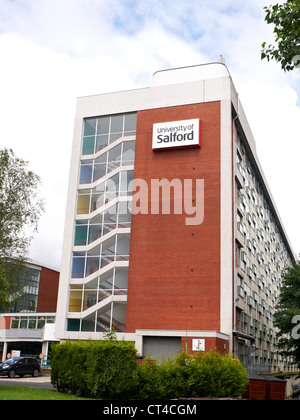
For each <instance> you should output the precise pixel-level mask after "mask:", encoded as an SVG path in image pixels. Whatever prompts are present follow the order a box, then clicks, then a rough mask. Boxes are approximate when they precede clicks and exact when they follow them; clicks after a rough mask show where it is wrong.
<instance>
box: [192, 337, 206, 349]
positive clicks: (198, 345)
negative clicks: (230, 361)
mask: <svg viewBox="0 0 300 420" xmlns="http://www.w3.org/2000/svg"><path fill="white" fill-rule="evenodd" d="M192 350H193V351H205V340H204V339H202V338H201V339H198V338H193V343H192Z"/></svg>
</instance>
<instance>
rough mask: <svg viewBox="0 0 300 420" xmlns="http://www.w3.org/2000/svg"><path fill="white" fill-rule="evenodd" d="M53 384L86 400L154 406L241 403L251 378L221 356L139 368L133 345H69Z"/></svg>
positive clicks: (57, 354)
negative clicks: (189, 401)
mask: <svg viewBox="0 0 300 420" xmlns="http://www.w3.org/2000/svg"><path fill="white" fill-rule="evenodd" d="M51 382H52V383H53V384H54V385H57V386H58V389H59V390H61V391H69V392H71V393H73V394H77V395H81V396H86V397H94V398H102V399H137V400H149V399H151V400H154V399H174V398H189V397H190V398H192V397H206V396H208V397H237V396H240V395H242V394H243V393H244V391H245V389H246V385H247V383H248V376H247V372H246V369H245V368H244V367H243V366H242V365H241V363H240V362H239V361H238V360H236V359H233V358H232V357H231V356H229V355H220V354H219V353H213V352H212V353H201V352H200V353H197V354H196V355H194V356H191V355H188V354H186V353H182V354H180V355H179V356H178V357H176V358H174V359H168V360H166V361H164V362H163V363H161V364H158V363H157V362H155V361H153V362H151V363H149V362H147V361H144V363H143V364H141V365H138V364H137V361H136V350H135V348H134V345H133V344H132V343H127V342H124V341H116V340H104V341H94V342H92V341H89V342H75V343H71V342H70V341H68V342H66V343H64V344H58V345H56V346H55V347H54V349H53V350H52V370H51Z"/></svg>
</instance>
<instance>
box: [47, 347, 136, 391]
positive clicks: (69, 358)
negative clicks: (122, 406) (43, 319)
mask: <svg viewBox="0 0 300 420" xmlns="http://www.w3.org/2000/svg"><path fill="white" fill-rule="evenodd" d="M51 382H52V384H54V385H56V386H57V388H58V390H61V391H69V392H72V393H73V394H78V395H82V396H93V397H97V398H104V399H116V398H117V399H124V398H125V399H126V398H128V396H129V395H130V393H131V392H132V390H133V389H134V388H135V387H136V386H137V363H136V350H135V348H134V345H133V344H132V343H128V342H125V341H115V340H104V341H88V342H81V341H78V342H75V343H71V342H70V341H67V342H66V343H63V344H58V345H56V346H54V348H53V350H52V360H51Z"/></svg>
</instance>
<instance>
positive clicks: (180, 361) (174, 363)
mask: <svg viewBox="0 0 300 420" xmlns="http://www.w3.org/2000/svg"><path fill="white" fill-rule="evenodd" d="M141 372H142V375H141ZM247 383H248V375H247V371H246V369H245V368H244V366H243V365H242V364H241V363H240V362H239V361H238V360H236V359H233V358H232V357H231V356H229V355H220V354H219V353H215V352H211V353H202V352H199V353H196V354H195V355H189V354H187V353H181V354H180V355H179V357H178V358H175V359H173V360H172V359H169V360H167V361H165V362H164V363H162V364H161V365H157V364H154V366H147V365H145V364H144V365H142V366H140V368H139V390H138V391H139V392H138V394H137V395H136V398H138V399H172V398H175V399H176V398H193V397H195V398H196V397H223V398H225V397H238V396H240V395H242V394H243V393H244V392H245V389H246V385H247Z"/></svg>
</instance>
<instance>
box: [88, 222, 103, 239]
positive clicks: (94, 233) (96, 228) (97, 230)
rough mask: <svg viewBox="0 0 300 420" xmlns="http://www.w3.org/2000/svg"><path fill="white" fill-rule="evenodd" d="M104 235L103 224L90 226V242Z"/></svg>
mask: <svg viewBox="0 0 300 420" xmlns="http://www.w3.org/2000/svg"><path fill="white" fill-rule="evenodd" d="M101 236H102V224H101V225H90V228H89V244H91V243H92V242H94V241H96V240H97V239H99V238H101Z"/></svg>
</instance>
